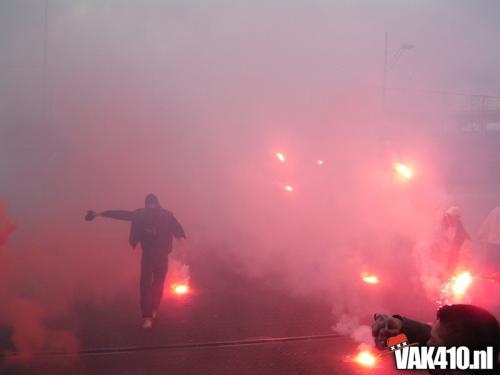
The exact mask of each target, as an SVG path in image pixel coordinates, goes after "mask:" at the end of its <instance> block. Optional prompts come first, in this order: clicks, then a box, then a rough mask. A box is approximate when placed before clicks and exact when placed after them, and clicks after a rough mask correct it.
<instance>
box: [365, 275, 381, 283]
mask: <svg viewBox="0 0 500 375" xmlns="http://www.w3.org/2000/svg"><path fill="white" fill-rule="evenodd" d="M363 281H364V282H365V283H367V284H378V283H379V279H378V277H377V276H375V275H364V276H363Z"/></svg>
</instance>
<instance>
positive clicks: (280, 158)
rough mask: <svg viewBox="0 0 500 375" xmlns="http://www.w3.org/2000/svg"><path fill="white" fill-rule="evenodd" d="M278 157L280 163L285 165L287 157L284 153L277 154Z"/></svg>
mask: <svg viewBox="0 0 500 375" xmlns="http://www.w3.org/2000/svg"><path fill="white" fill-rule="evenodd" d="M276 157H277V158H278V160H279V161H281V162H282V163H284V162H285V161H286V159H285V155H284V154H283V153H282V152H277V153H276Z"/></svg>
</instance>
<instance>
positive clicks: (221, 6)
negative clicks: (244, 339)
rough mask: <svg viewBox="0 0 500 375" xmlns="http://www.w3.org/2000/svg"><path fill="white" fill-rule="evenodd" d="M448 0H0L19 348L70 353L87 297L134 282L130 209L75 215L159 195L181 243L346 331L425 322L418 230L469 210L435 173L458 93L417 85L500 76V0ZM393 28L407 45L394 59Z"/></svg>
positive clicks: (477, 87)
mask: <svg viewBox="0 0 500 375" xmlns="http://www.w3.org/2000/svg"><path fill="white" fill-rule="evenodd" d="M458 3H459V5H458V4H457V2H456V1H441V2H439V3H436V2H433V1H424V2H422V1H421V2H418V3H415V4H409V3H405V4H403V3H402V2H395V1H390V0H387V1H378V2H372V1H358V2H343V1H337V2H333V3H332V2H324V1H312V2H311V1H307V2H305V1H289V2H286V4H285V3H283V2H280V1H266V2H262V1H256V2H255V1H253V2H244V1H237V2H235V1H224V0H214V1H194V2H185V1H169V2H162V3H161V4H160V3H158V2H154V1H141V2H137V1H71V2H66V1H59V0H53V1H49V2H47V4H48V7H47V8H44V7H43V2H38V1H23V2H17V1H16V2H13V1H12V2H3V3H2V4H1V5H0V35H2V38H1V39H0V48H1V50H2V51H3V52H2V56H1V59H0V70H1V71H3V72H5V74H3V75H2V78H1V79H2V85H0V103H2V104H1V107H0V124H1V127H0V137H1V138H0V139H1V143H2V147H1V148H0V159H1V160H2V161H1V162H0V174H1V175H2V176H3V177H2V187H1V189H2V190H1V192H0V194H1V196H2V199H4V200H5V201H6V202H7V203H8V207H9V213H10V214H9V216H12V217H14V218H15V220H16V222H17V223H18V228H17V230H16V231H15V232H14V229H15V228H16V226H15V224H14V223H13V222H12V221H11V220H10V219H9V218H8V217H7V216H6V214H5V212H4V211H1V212H0V223H1V225H0V246H1V247H0V251H1V259H0V269H1V270H2V272H0V279H1V280H2V283H1V286H0V298H1V301H2V306H7V309H5V310H4V311H1V312H0V321H1V324H3V325H7V326H10V327H13V334H12V341H13V343H14V345H15V349H16V350H18V351H21V352H22V353H26V354H27V355H29V354H30V353H33V352H36V351H42V350H69V351H71V350H76V349H77V348H78V347H79V345H80V343H79V341H78V327H79V319H80V317H79V316H78V314H77V313H76V309H77V306H78V305H79V304H81V303H91V304H93V305H96V306H100V307H103V308H106V306H108V304H109V303H111V302H110V301H114V300H116V298H118V297H117V296H118V295H121V294H122V293H127V292H130V290H134V291H136V289H137V285H136V283H137V278H138V261H139V259H138V258H139V254H138V252H131V251H127V250H128V248H127V246H128V245H127V243H126V238H127V228H126V226H124V225H123V223H120V222H113V221H106V220H100V219H98V220H96V221H94V222H92V223H86V222H84V221H83V215H84V213H85V212H86V210H88V209H95V210H97V211H99V210H104V209H135V208H138V207H140V206H141V205H142V202H143V198H144V196H145V194H146V193H149V192H154V193H155V194H157V195H158V197H159V198H160V201H161V203H162V205H163V206H164V207H166V208H168V209H170V210H172V211H173V212H174V213H175V215H176V217H177V218H178V219H179V221H180V222H181V223H182V224H183V226H184V227H185V228H186V231H187V234H188V238H189V243H190V249H191V256H193V257H196V254H200V253H201V254H204V253H206V252H207V251H212V252H213V254H214V256H213V258H212V259H213V260H214V261H216V260H217V261H221V262H225V263H226V264H225V266H227V267H231V268H233V269H234V270H237V272H239V273H240V274H241V275H242V277H248V278H252V279H253V280H255V282H259V281H260V280H266V279H272V280H275V281H276V280H278V282H279V284H280V286H283V287H284V288H285V290H287V292H289V293H290V294H292V295H295V296H298V297H301V296H315V297H316V296H317V297H318V298H322V299H325V300H327V301H329V303H330V304H331V308H332V315H333V316H334V319H335V320H338V322H339V324H340V326H344V325H345V324H344V323H342V322H343V319H346V318H343V317H351V318H354V319H355V321H356V322H357V323H356V324H351V325H348V329H341V328H342V327H340V328H339V327H337V329H340V330H341V331H345V332H347V331H351V333H352V332H358V331H359V332H361V333H359V332H358V333H359V335H360V336H364V335H365V333H366V329H363V328H358V325H360V324H365V323H366V322H367V321H368V320H369V319H370V317H371V316H372V315H373V313H374V312H377V311H389V312H398V313H402V314H410V315H413V316H415V315H416V317H421V318H425V319H431V318H432V316H433V310H434V305H432V302H430V301H428V300H427V299H426V297H425V295H424V292H423V287H422V283H421V279H420V277H419V274H418V269H417V268H416V266H415V262H416V258H418V256H419V255H421V251H426V250H425V249H423V250H421V251H420V250H418V248H417V247H415V246H416V244H417V243H419V241H421V240H422V238H423V237H425V235H426V233H429V231H430V229H431V228H432V226H433V225H434V222H435V217H436V213H437V212H440V210H442V209H444V208H445V207H447V206H449V205H450V204H462V203H464V202H465V204H466V207H465V209H464V217H466V218H467V215H468V213H470V212H471V211H474V210H473V209H474V208H475V206H474V205H473V204H471V203H470V202H471V201H474V200H468V201H467V200H466V198H467V197H468V196H467V194H462V193H461V192H459V191H457V190H456V189H455V190H453V189H452V188H450V184H449V180H450V179H449V177H450V176H449V175H448V172H447V171H448V167H449V165H450V163H451V162H452V161H453V160H455V158H458V157H459V156H460V155H461V151H460V150H457V149H455V148H453V147H451V146H450V145H449V143H447V142H448V138H447V137H446V136H443V134H445V135H446V133H443V126H447V125H449V122H448V121H450V120H449V116H448V115H449V114H450V113H448V112H447V111H451V109H453V108H454V106H458V105H459V104H460V103H455V99H454V98H451V99H450V101H451V102H452V103H449V105H447V106H444V105H441V104H442V101H441V99H442V96H441V95H436V94H429V93H428V92H426V94H421V92H420V91H416V90H417V89H418V90H426V89H436V88H437V89H439V90H445V89H446V90H450V91H467V92H476V91H479V92H486V93H492V94H494V95H495V94H496V92H495V90H497V89H498V82H499V81H500V76H499V71H498V69H497V67H498V64H497V63H496V62H497V61H498V59H499V58H500V56H499V55H498V51H496V50H495V49H494V48H490V47H491V45H490V43H488V45H485V43H486V42H485V41H486V40H488V39H489V38H488V37H487V36H488V35H494V34H495V33H496V34H498V32H499V31H500V30H499V25H498V22H497V19H496V18H495V17H494V16H493V15H494V14H495V12H494V11H493V10H494V9H492V8H494V7H495V6H494V5H492V3H490V2H486V1H476V2H462V1H460V2H458ZM45 15H46V17H45ZM471 24H475V25H481V27H472V28H471V27H470V25H471ZM385 32H388V35H389V59H390V62H391V64H394V66H392V65H391V69H390V70H389V71H388V76H387V82H386V85H387V88H388V89H387V92H386V96H385V99H384V98H383V95H382V85H383V82H382V80H383V79H382V76H383V74H382V72H383V57H384V36H385ZM496 34H495V35H496ZM403 43H412V44H414V45H415V46H416V48H414V49H412V50H408V51H406V52H405V53H404V54H402V55H401V56H400V57H398V59H397V60H393V57H394V53H395V52H397V50H398V47H399V45H400V44H403ZM477 56H481V58H480V59H479V58H476V57H477ZM391 88H392V89H391ZM396 88H412V90H409V91H404V90H403V91H397V90H395V89H396ZM391 109H392V110H391ZM443 124H444V125H443ZM276 152H281V153H283V155H284V156H285V159H286V160H285V162H282V161H280V160H278V158H277V157H276ZM320 160H321V161H322V163H318V161H320ZM394 163H406V164H409V165H411V167H412V168H413V171H414V174H415V175H414V178H413V179H411V180H409V181H404V180H401V179H400V178H399V177H398V175H397V174H396V173H395V171H394V168H393V165H394ZM459 173H460V172H459ZM487 173H488V171H485V174H487ZM286 186H290V187H291V189H292V190H293V191H287V190H286ZM496 199H498V193H492V194H490V195H483V198H478V199H477V200H476V201H474V202H476V203H477V206H478V207H481V209H479V210H478V211H477V212H478V213H475V214H474V215H476V216H474V217H473V218H474V220H470V221H469V222H466V224H467V225H470V226H471V227H472V228H473V229H475V228H477V226H478V224H479V223H478V220H479V218H480V217H481V212H484V214H486V213H487V212H488V211H489V208H491V207H492V206H495V205H497V204H493V201H495V200H496ZM467 202H469V203H467ZM467 204H469V206H467ZM0 209H2V210H3V208H0ZM466 221H467V219H466ZM7 238H9V241H8V242H7ZM207 267H210V264H207ZM363 273H374V274H376V275H377V276H379V278H380V284H379V285H377V286H372V285H367V284H366V283H363V282H362V280H361V275H362V274H363ZM192 276H193V275H192ZM408 290H412V291H414V294H411V293H408V292H407V291H408ZM134 298H135V295H134V296H130V298H129V300H127V301H128V302H130V303H135V299H134ZM131 301H133V302H131ZM417 302H418V303H417ZM416 305H418V306H416ZM54 321H56V322H58V323H57V324H55V323H53V322H54ZM355 335H356V336H358V334H356V333H355ZM360 341H365V339H360Z"/></svg>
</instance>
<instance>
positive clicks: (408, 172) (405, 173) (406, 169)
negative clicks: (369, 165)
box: [393, 163, 413, 180]
mask: <svg viewBox="0 0 500 375" xmlns="http://www.w3.org/2000/svg"><path fill="white" fill-rule="evenodd" d="M393 167H394V170H395V171H396V173H397V174H398V175H399V176H400V177H402V178H404V179H406V180H410V179H411V178H412V177H413V170H412V169H411V167H410V166H408V165H406V164H401V163H394V164H393Z"/></svg>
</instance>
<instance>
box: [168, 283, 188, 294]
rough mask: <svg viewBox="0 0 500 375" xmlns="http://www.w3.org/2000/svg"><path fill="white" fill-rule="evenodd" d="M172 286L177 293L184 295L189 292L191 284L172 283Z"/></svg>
mask: <svg viewBox="0 0 500 375" xmlns="http://www.w3.org/2000/svg"><path fill="white" fill-rule="evenodd" d="M171 288H172V291H173V292H174V293H175V294H177V295H184V294H187V293H188V292H189V286H188V285H187V284H172V286H171Z"/></svg>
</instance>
